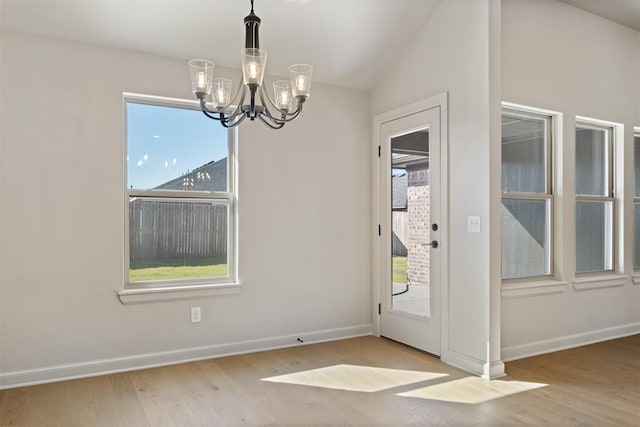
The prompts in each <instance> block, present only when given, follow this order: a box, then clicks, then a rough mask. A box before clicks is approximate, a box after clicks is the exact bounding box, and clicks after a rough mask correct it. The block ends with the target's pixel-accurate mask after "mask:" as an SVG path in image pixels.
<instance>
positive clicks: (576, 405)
mask: <svg viewBox="0 0 640 427" xmlns="http://www.w3.org/2000/svg"><path fill="white" fill-rule="evenodd" d="M349 365H354V366H349ZM360 367H368V368H360ZM321 368H325V369H321ZM374 368H385V369H374ZM407 371H415V372H407ZM289 374H291V375H289ZM507 374H508V376H507V377H505V378H503V379H501V380H500V381H492V382H489V383H487V382H482V381H481V382H477V379H476V378H475V377H470V376H469V375H467V374H465V373H464V372H462V371H459V370H457V369H455V368H452V367H449V366H447V365H445V364H443V363H440V361H439V360H438V359H436V358H434V357H432V356H429V355H427V354H425V353H422V352H420V351H416V350H413V349H411V348H409V347H406V346H404V345H401V344H398V343H395V342H393V341H390V340H387V339H384V338H375V337H363V338H355V339H349V340H343V341H336V342H330V343H323V344H314V345H308V346H300V347H296V348H290V349H284V350H275V351H268V352H262V353H254V354H248V355H242V356H233V357H225V358H219V359H211V360H206V361H202V362H193V363H185V364H181V365H175V366H169V367H163V368H155V369H145V370H141V371H136V372H128V373H122V374H113V375H105V376H101V377H94V378H87V379H80V380H74V381H66V382H61V383H55V384H46V385H40V386H32V387H23V388H17V389H11V390H5V391H1V392H0V424H1V425H3V426H5V425H23V426H37V425H57V426H75V425H90V426H94V425H96V426H97V425H101V426H137V425H145V426H147V425H150V426H191V425H196V426H200V425H206V426H225V425H233V426H235V425H285V426H303V425H336V426H348V425H356V426H361V425H362V426H369V425H384V426H401V425H411V426H429V425H434V426H440V425H451V426H466V425H488V426H511V425H520V424H528V425H542V424H546V425H552V426H574V425H581V426H583V425H590V426H608V425H611V426H640V335H636V336H632V337H627V338H622V339H618V340H614V341H609V342H605V343H600V344H594V345H590V346H586V347H581V348H577V349H572V350H566V351H562V352H558V353H553V354H548V355H543V356H537V357H532V358H528V359H523V360H518V361H514V362H510V363H507ZM283 375H284V377H280V376H283ZM273 377H280V378H273ZM265 378H272V380H270V381H264V380H263V379H265ZM275 381H289V382H297V383H303V384H313V385H299V384H286V383H282V382H275ZM330 387H337V388H347V389H349V388H351V389H358V390H366V391H347V390H340V389H336V388H330ZM527 389H530V390H527ZM521 390H526V391H521ZM518 391H519V392H518ZM405 393H406V394H408V395H410V396H419V397H409V396H401V395H399V394H405ZM509 393H515V394H509ZM461 402H473V403H461Z"/></svg>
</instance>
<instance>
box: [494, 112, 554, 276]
mask: <svg viewBox="0 0 640 427" xmlns="http://www.w3.org/2000/svg"><path fill="white" fill-rule="evenodd" d="M505 114H507V115H510V116H516V117H522V118H534V119H543V120H544V123H545V136H546V138H545V144H544V151H545V153H544V159H545V164H544V168H545V183H544V193H531V192H515V191H511V192H505V191H503V190H502V188H501V189H500V200H501V204H502V200H505V199H511V200H513V199H515V200H529V201H539V200H545V201H547V202H548V208H547V212H546V215H547V216H548V218H549V231H548V236H549V237H548V238H549V242H548V243H549V255H548V260H547V261H548V263H549V273H548V274H541V275H536V276H522V277H509V278H504V277H502V273H501V280H502V283H503V284H504V285H508V284H522V283H530V282H549V283H550V282H551V281H553V280H555V278H556V262H555V254H556V239H555V223H556V219H555V215H556V212H555V204H556V203H555V199H556V194H555V166H556V165H555V163H554V161H555V156H554V150H555V149H556V135H555V134H556V132H557V122H558V117H557V113H555V112H551V111H547V110H542V109H538V108H534V107H528V106H523V105H518V104H512V103H507V102H503V103H502V107H501V111H500V117H501V118H502V116H503V115H505ZM501 143H502V138H501ZM501 148H502V147H501ZM500 168H501V175H502V161H501V162H500ZM500 185H501V187H502V180H501V184H500ZM501 233H502V231H501Z"/></svg>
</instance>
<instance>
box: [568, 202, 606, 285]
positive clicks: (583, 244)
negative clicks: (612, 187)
mask: <svg viewBox="0 0 640 427" xmlns="http://www.w3.org/2000/svg"><path fill="white" fill-rule="evenodd" d="M612 219H613V202H609V201H607V202H591V201H589V202H586V201H578V202H577V203H576V271H577V272H578V273H583V272H588V271H607V270H611V269H612V266H613V225H612V224H613V221H612Z"/></svg>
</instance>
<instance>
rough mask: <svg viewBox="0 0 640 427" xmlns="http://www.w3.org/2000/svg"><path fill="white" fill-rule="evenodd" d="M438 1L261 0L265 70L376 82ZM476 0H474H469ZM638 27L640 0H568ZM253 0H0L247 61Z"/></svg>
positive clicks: (115, 33) (9, 15) (41, 29)
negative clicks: (308, 67)
mask: <svg viewBox="0 0 640 427" xmlns="http://www.w3.org/2000/svg"><path fill="white" fill-rule="evenodd" d="M440 1H441V0H256V1H255V12H256V14H257V15H258V16H259V17H260V18H262V25H261V27H260V36H261V37H260V41H261V47H262V48H264V49H266V50H267V51H268V52H269V58H268V65H267V72H268V73H270V74H275V75H287V67H288V65H290V64H293V63H309V64H312V65H313V66H314V80H315V81H321V82H324V83H329V84H335V85H339V86H346V87H351V88H356V89H369V88H371V86H372V85H373V83H374V82H375V81H376V80H377V79H378V78H379V77H380V76H381V75H382V73H384V71H386V70H387V68H388V65H389V63H391V62H392V61H393V60H394V58H396V55H398V54H399V52H400V51H401V50H402V49H403V46H404V45H405V44H406V43H407V42H408V41H409V40H410V39H411V37H412V36H414V35H415V34H416V33H417V32H418V30H419V28H420V27H421V26H422V25H423V24H424V23H425V22H426V21H427V19H428V18H429V16H430V14H431V13H432V11H433V10H434V9H435V7H436V6H437V4H438V3H439V2H440ZM468 1H469V0H468ZM563 1H565V2H566V3H569V4H572V5H574V6H576V7H579V8H581V9H584V10H587V11H590V12H592V13H595V14H598V15H601V16H604V17H605V18H608V19H611V20H613V21H616V22H619V23H621V24H623V25H627V26H629V27H631V28H635V29H637V30H639V31H640V0H563ZM249 9H250V1H249V0H0V27H1V28H3V29H6V30H11V31H19V32H24V33H31V34H38V35H44V36H51V37H58V38H63V39H68V40H78V41H83V42H88V43H93V44H98V45H104V46H113V47H118V48H123V49H131V50H136V51H140V52H147V53H153V54H157V55H163V56H169V57H174V58H181V59H185V60H186V59H190V58H205V59H210V60H212V61H214V62H215V63H216V64H217V65H221V66H226V67H230V68H235V69H238V68H240V49H241V48H242V47H243V46H244V26H243V18H244V17H245V16H246V15H247V14H248V13H249Z"/></svg>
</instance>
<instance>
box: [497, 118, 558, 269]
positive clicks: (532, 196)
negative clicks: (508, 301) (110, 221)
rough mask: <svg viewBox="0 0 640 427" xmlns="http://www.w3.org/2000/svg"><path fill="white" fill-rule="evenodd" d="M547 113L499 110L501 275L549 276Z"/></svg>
mask: <svg viewBox="0 0 640 427" xmlns="http://www.w3.org/2000/svg"><path fill="white" fill-rule="evenodd" d="M551 124H552V118H551V116H550V115H544V114H540V113H537V112H533V111H529V110H525V109H511V108H503V110H502V278H503V279H515V278H531V277H541V276H550V275H551V274H552V271H553V266H552V259H553V254H552V250H553V248H552V246H553V245H552V217H553V215H552V210H553V189H552V180H551V170H552V166H551V165H552V158H551V143H552V130H551V129H552V126H551Z"/></svg>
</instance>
